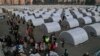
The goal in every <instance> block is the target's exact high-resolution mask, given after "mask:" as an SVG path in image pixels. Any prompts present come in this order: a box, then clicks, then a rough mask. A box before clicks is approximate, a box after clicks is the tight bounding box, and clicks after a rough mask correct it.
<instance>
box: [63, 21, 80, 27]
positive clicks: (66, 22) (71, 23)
mask: <svg viewBox="0 0 100 56" xmlns="http://www.w3.org/2000/svg"><path fill="white" fill-rule="evenodd" d="M62 25H64V26H69V28H73V27H77V26H79V22H78V20H77V19H65V20H64V21H63V22H62Z"/></svg>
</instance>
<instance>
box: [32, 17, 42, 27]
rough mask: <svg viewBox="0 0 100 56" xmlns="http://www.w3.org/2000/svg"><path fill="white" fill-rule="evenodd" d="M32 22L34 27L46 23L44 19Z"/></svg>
mask: <svg viewBox="0 0 100 56" xmlns="http://www.w3.org/2000/svg"><path fill="white" fill-rule="evenodd" d="M31 20H32V24H33V25H34V26H40V25H42V24H43V23H44V20H43V19H42V18H37V19H31Z"/></svg>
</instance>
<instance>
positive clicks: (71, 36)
mask: <svg viewBox="0 0 100 56" xmlns="http://www.w3.org/2000/svg"><path fill="white" fill-rule="evenodd" d="M60 38H61V39H63V40H64V41H65V42H68V43H71V44H73V45H78V44H81V43H83V42H85V41H87V40H88V35H87V33H86V31H85V30H84V29H83V28H80V27H78V28H74V29H71V30H68V31H63V32H61V33H60Z"/></svg>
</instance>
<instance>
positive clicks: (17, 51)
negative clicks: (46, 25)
mask: <svg viewBox="0 0 100 56" xmlns="http://www.w3.org/2000/svg"><path fill="white" fill-rule="evenodd" d="M7 24H8V25H9V34H8V35H6V36H5V38H3V39H0V41H1V42H2V43H3V44H2V46H3V51H4V54H5V56H29V55H30V56H32V54H38V56H41V55H40V54H39V53H43V54H42V55H43V56H46V55H47V54H48V53H49V52H50V51H51V50H52V51H54V50H55V49H56V48H57V47H58V43H57V39H56V37H55V34H54V33H53V34H51V36H46V35H44V36H43V37H42V38H43V39H42V41H35V39H34V33H33V32H34V28H35V27H34V26H33V25H32V24H31V23H26V22H25V21H24V20H22V19H21V20H19V19H18V18H15V17H13V16H12V18H10V17H8V20H7ZM20 24H26V25H27V29H26V33H25V36H23V35H21V34H20V33H19V32H20V31H19V29H20ZM12 36H13V37H12ZM4 43H5V44H4Z"/></svg>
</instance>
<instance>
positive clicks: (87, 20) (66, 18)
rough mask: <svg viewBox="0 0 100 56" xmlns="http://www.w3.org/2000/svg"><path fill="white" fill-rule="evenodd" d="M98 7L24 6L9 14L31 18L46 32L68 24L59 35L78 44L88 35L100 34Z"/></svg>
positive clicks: (57, 29) (66, 40)
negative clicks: (40, 7) (66, 28)
mask: <svg viewBox="0 0 100 56" xmlns="http://www.w3.org/2000/svg"><path fill="white" fill-rule="evenodd" d="M99 9H100V7H84V8H81V7H80V8H77V7H66V8H59V9H58V8H53V9H49V8H42V9H26V8H25V9H15V10H11V14H12V15H14V16H15V17H18V18H22V19H25V21H26V22H29V21H30V20H31V21H32V24H33V25H34V26H40V28H41V29H42V30H43V31H44V32H46V33H53V32H58V31H60V30H61V29H62V26H61V25H63V26H69V29H70V30H67V31H63V32H61V34H60V37H61V38H62V39H64V40H65V42H69V43H72V44H74V45H78V44H80V43H83V42H85V41H87V40H88V39H89V35H93V36H99V35H100V30H99V29H100V10H99ZM60 21H61V22H60ZM85 25H86V26H85ZM80 26H82V27H80Z"/></svg>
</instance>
